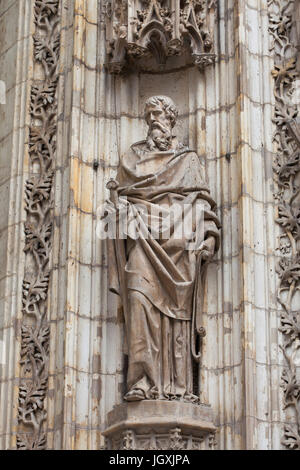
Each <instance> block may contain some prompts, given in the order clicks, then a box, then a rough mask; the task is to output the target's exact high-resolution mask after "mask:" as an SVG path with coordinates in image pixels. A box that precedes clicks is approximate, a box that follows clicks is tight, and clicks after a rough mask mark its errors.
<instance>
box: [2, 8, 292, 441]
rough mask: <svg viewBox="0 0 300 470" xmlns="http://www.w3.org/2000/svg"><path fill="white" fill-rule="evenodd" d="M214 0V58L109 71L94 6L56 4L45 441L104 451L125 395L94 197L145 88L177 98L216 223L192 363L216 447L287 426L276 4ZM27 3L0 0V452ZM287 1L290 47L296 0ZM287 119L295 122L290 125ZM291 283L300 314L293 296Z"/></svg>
mask: <svg viewBox="0 0 300 470" xmlns="http://www.w3.org/2000/svg"><path fill="white" fill-rule="evenodd" d="M288 2H289V0H286V1H281V0H280V1H279V0H278V1H276V2H275V3H276V4H277V6H281V7H282V6H284V5H285V4H286V3H288ZM51 3H53V2H50V4H51ZM215 3H216V4H217V7H218V15H217V23H216V24H215V26H214V31H215V35H214V47H215V50H214V52H215V54H216V63H215V66H214V67H208V68H206V69H205V70H204V71H202V72H199V70H198V69H196V67H195V66H193V65H192V64H191V63H189V62H188V61H185V57H183V56H179V57H173V58H170V59H168V60H170V61H173V59H174V62H172V63H170V67H169V68H168V67H167V68H166V70H164V71H161V70H158V69H157V68H156V69H155V70H154V69H153V70H149V71H148V72H146V71H143V70H140V71H139V73H130V74H129V75H127V76H113V75H111V74H109V73H108V71H107V69H106V66H105V64H106V61H107V55H106V42H105V41H106V33H105V21H106V19H105V16H104V11H103V7H104V2H103V1H102V0H61V10H60V15H61V16H60V22H61V23H60V24H61V43H60V44H61V45H60V62H59V75H60V80H59V87H58V90H57V110H58V113H57V114H58V121H57V150H56V163H55V165H54V178H53V187H52V190H53V200H54V207H53V215H54V225H53V247H52V262H51V268H50V277H49V293H48V302H47V304H48V305H47V312H48V320H49V325H50V343H49V382H48V383H49V387H48V391H47V395H46V398H45V402H44V404H45V409H47V421H46V422H45V423H44V429H45V432H46V434H47V445H48V448H50V449H51V448H55V449H60V448H64V449H99V448H102V447H103V446H104V436H103V434H102V433H103V431H104V430H105V429H106V428H107V413H108V411H109V410H111V409H112V408H113V407H114V406H115V405H118V404H121V403H122V397H123V396H124V394H125V392H126V390H125V384H124V370H125V369H126V364H125V363H124V352H123V344H124V334H123V330H124V324H123V320H122V315H121V308H120V305H119V303H118V301H117V299H116V298H115V297H116V296H114V295H113V294H111V293H109V290H108V282H107V277H108V269H107V253H106V250H105V245H104V244H102V243H100V242H99V239H98V238H97V235H96V228H97V209H98V208H99V207H101V205H102V204H103V202H104V201H105V199H107V198H108V195H109V194H108V190H107V189H106V188H105V184H106V182H107V181H108V180H109V179H110V178H114V177H115V176H116V172H117V168H118V166H119V162H120V158H121V156H122V155H123V154H124V153H125V152H126V151H127V150H128V148H129V146H130V145H131V143H132V142H135V141H138V140H140V139H142V138H143V136H144V135H145V132H146V128H145V124H144V122H143V105H144V103H145V101H146V100H147V99H148V98H149V97H150V96H153V95H157V94H160V95H161V94H163V95H167V96H170V97H171V98H172V99H173V100H174V101H175V102H176V103H177V104H178V107H179V109H180V115H179V117H178V124H177V129H176V133H177V137H178V139H179V140H181V141H183V143H184V144H185V145H188V146H189V147H190V148H192V149H194V150H195V151H196V153H197V155H199V157H200V160H201V162H202V163H203V166H205V170H206V174H207V179H208V182H209V186H210V188H211V193H212V197H213V199H214V200H215V201H216V203H217V211H218V215H219V217H220V219H221V223H222V226H223V232H222V242H221V247H220V250H219V252H218V254H217V255H216V256H215V258H214V260H213V261H212V263H211V264H210V266H209V268H208V273H207V286H206V297H205V299H204V308H203V325H204V327H205V329H206V332H207V335H206V337H205V338H204V339H203V349H202V367H201V372H200V390H201V401H202V402H205V403H210V404H211V406H212V409H213V413H214V425H215V426H216V428H217V443H218V444H217V447H218V448H220V449H245V448H247V449H279V448H281V447H282V444H281V440H282V437H283V433H284V428H285V425H286V423H287V422H288V423H289V424H290V425H291V426H292V427H293V430H295V429H296V428H295V424H296V420H295V414H294V412H293V409H292V407H287V408H284V404H285V401H284V400H285V398H286V397H287V392H288V391H289V390H291V389H290V388H289V387H287V388H285V389H283V388H281V387H280V383H281V376H282V372H283V370H286V369H287V363H286V361H285V358H284V357H283V354H282V351H281V346H282V345H283V336H282V333H281V332H280V331H279V328H281V326H282V325H281V315H282V308H281V306H280V305H279V304H278V302H277V294H278V287H279V285H280V282H281V279H280V278H279V275H278V273H277V272H276V267H277V264H278V261H280V259H281V258H282V256H283V255H288V253H287V251H288V250H289V247H288V246H287V243H283V245H282V246H281V245H280V243H279V240H278V237H279V236H280V235H282V228H281V227H280V225H279V224H277V223H276V221H275V216H274V214H275V211H276V204H277V202H278V199H277V195H276V193H277V189H276V187H275V185H274V171H273V163H274V161H275V156H276V155H277V152H278V146H277V144H276V142H273V136H274V133H275V131H276V125H277V124H274V123H273V122H272V119H273V117H274V115H275V114H274V111H275V100H277V98H276V96H275V95H274V89H275V81H276V80H277V79H276V78H275V76H273V75H272V74H271V72H272V70H274V71H275V72H276V74H277V77H279V78H280V77H283V76H284V75H281V74H279V75H278V70H275V68H274V51H273V50H272V44H273V38H272V35H271V34H270V31H269V28H270V25H272V22H270V18H269V13H270V12H271V10H270V5H271V4H272V3H274V2H272V1H268V0H247V1H244V0H226V1H225V0H219V1H218V2H215ZM33 5H34V3H33V0H18V1H17V2H16V1H14V0H4V1H0V38H1V41H0V80H3V81H5V83H6V91H7V92H6V104H5V105H4V104H0V113H1V119H0V143H1V145H0V197H1V201H4V203H3V204H1V208H0V354H1V359H0V362H1V364H0V366H1V367H0V394H1V400H0V446H1V448H5V449H7V448H16V433H17V407H18V392H19V377H20V366H19V359H20V349H21V319H22V281H23V278H24V263H25V253H24V252H23V249H24V247H25V234H24V231H23V223H24V221H25V218H26V214H25V210H24V206H25V199H24V195H25V182H26V180H28V179H29V177H31V176H32V175H30V174H29V148H28V142H29V126H30V125H31V118H30V106H29V105H30V89H31V85H32V80H33V79H36V78H37V79H42V80H43V77H44V75H43V73H42V72H43V70H42V69H41V68H40V64H39V66H38V67H35V70H33V60H34V55H33V46H34V44H33V34H34V32H35V29H36V25H35V24H34V18H33ZM290 5H291V7H292V9H293V10H294V8H295V13H293V14H292V22H291V23H292V24H291V36H290V37H291V40H292V43H293V45H294V43H295V42H296V39H295V37H296V36H297V31H296V26H297V24H296V23H297V19H298V17H297V14H298V13H299V11H298V10H299V2H297V1H295V2H292V1H290ZM285 16H286V15H283V20H284V21H287V20H286V18H285ZM279 20H280V15H279ZM289 23H290V21H288V23H285V26H284V25H283V26H284V27H283V30H282V31H283V32H284V31H285V28H286V26H288V27H290V25H289ZM276 28H281V26H280V21H279V23H278V22H277V26H276ZM134 70H135V69H134V68H132V69H131V71H132V72H134ZM293 72H294V69H293ZM279 78H278V80H279ZM295 78H296V77H295ZM297 80H298V79H296V81H295V84H297ZM282 83H283V82H282ZM284 87H285V85H284ZM291 124H292V123H291ZM289 129H291V132H293V133H295V125H291V126H290V128H289ZM289 129H287V132H288V133H289V132H290V130H289ZM291 135H292V134H291ZM285 155H290V153H289V152H288V153H285ZM296 183H297V181H296ZM297 184H298V183H297ZM295 187H296V186H295ZM276 218H277V217H276ZM281 219H282V217H281ZM279 247H280V249H279ZM294 292H295V293H296V294H295V295H296V296H295V301H294V302H295V311H298V310H299V308H298V306H299V292H298V291H296V290H295V291H294ZM295 344H296V345H297V341H296V343H295ZM297 364H299V360H298V362H297ZM296 372H297V374H299V366H298V365H297V366H296ZM288 383H292V382H291V380H290V379H289V380H288ZM295 393H296V391H295ZM176 434H178V432H177V431H174V436H176ZM290 437H292V436H290ZM168 439H169V436H168ZM174 439H175V441H176V438H175V437H174ZM168 442H169V441H168Z"/></svg>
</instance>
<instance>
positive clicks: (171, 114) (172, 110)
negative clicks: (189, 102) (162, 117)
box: [145, 96, 178, 127]
mask: <svg viewBox="0 0 300 470" xmlns="http://www.w3.org/2000/svg"><path fill="white" fill-rule="evenodd" d="M149 106H162V107H163V110H164V111H165V112H166V115H167V117H168V118H169V119H170V122H171V126H172V127H174V126H175V124H176V120H177V117H178V110H177V108H176V106H175V103H174V101H173V100H171V98H169V97H168V96H151V98H148V100H147V101H146V104H145V117H147V108H148V107H149Z"/></svg>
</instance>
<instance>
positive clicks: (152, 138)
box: [145, 96, 178, 151]
mask: <svg viewBox="0 0 300 470" xmlns="http://www.w3.org/2000/svg"><path fill="white" fill-rule="evenodd" d="M177 117H178V110H177V108H176V106H175V104H174V102H173V101H172V100H171V98H168V97H167V96H152V97H151V98H149V99H148V100H147V101H146V105H145V119H146V122H147V124H148V126H149V131H148V136H147V142H148V146H149V148H150V149H151V150H153V149H155V148H157V149H158V150H162V151H163V150H168V149H169V148H171V146H172V129H173V127H174V126H175V124H176V119H177Z"/></svg>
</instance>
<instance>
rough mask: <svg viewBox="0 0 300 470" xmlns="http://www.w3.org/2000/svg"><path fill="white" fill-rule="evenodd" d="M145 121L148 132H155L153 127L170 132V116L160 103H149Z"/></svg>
mask: <svg viewBox="0 0 300 470" xmlns="http://www.w3.org/2000/svg"><path fill="white" fill-rule="evenodd" d="M145 117H146V121H147V124H148V126H149V132H150V133H152V132H153V133H154V134H155V129H157V130H158V131H163V132H166V131H167V132H171V130H172V126H171V122H170V118H169V117H168V116H167V114H166V112H165V110H164V109H163V107H162V106H160V105H149V106H148V107H147V109H146V116H145Z"/></svg>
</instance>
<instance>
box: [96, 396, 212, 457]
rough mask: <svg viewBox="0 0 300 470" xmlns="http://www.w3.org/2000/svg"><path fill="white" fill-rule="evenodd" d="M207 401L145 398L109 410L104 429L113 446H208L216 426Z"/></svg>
mask: <svg viewBox="0 0 300 470" xmlns="http://www.w3.org/2000/svg"><path fill="white" fill-rule="evenodd" d="M212 418H213V417H212V410H211V407H210V406H208V405H203V404H201V405H194V404H192V403H182V402H179V401H162V400H144V401H141V402H132V403H124V404H122V405H118V406H116V407H114V409H113V410H112V411H111V412H110V413H108V427H107V429H106V430H105V432H104V433H103V434H104V436H105V437H106V448H107V449H110V450H124V449H125V450H135V449H136V450H145V449H148V450H183V449H186V450H205V449H207V450H209V449H213V448H214V444H215V432H216V428H215V426H214V424H213V420H212Z"/></svg>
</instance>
